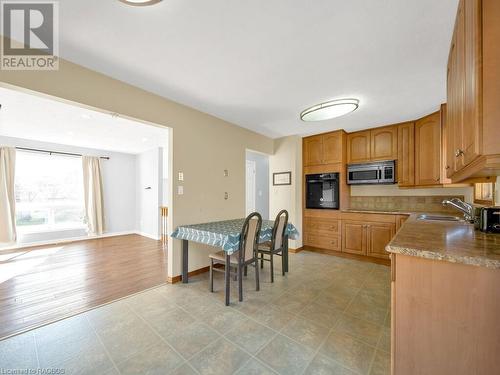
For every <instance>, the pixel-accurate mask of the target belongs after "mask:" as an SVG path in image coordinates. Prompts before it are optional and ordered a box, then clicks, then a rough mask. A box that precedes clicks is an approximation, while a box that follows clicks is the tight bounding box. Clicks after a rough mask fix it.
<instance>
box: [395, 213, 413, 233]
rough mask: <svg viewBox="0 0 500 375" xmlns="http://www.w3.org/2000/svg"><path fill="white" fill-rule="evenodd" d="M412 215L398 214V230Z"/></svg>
mask: <svg viewBox="0 0 500 375" xmlns="http://www.w3.org/2000/svg"><path fill="white" fill-rule="evenodd" d="M409 216H410V215H397V216H396V232H397V231H398V230H399V228H401V227H402V226H403V224H404V223H405V221H406V220H408V217H409Z"/></svg>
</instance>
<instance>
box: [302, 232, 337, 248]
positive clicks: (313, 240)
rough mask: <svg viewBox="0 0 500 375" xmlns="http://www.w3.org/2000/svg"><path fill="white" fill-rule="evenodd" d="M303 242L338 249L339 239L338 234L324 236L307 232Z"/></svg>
mask: <svg viewBox="0 0 500 375" xmlns="http://www.w3.org/2000/svg"><path fill="white" fill-rule="evenodd" d="M305 240H306V241H305V243H306V245H308V246H313V247H319V248H321V249H329V250H340V241H339V237H338V236H332V237H326V236H318V235H315V234H307V235H306V238H305Z"/></svg>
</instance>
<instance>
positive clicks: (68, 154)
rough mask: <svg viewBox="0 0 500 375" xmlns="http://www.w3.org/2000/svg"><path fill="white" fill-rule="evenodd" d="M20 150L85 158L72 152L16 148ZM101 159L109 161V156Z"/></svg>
mask: <svg viewBox="0 0 500 375" xmlns="http://www.w3.org/2000/svg"><path fill="white" fill-rule="evenodd" d="M16 149H18V150H24V151H34V152H43V153H45V154H49V155H52V154H58V155H66V156H83V155H82V154H73V153H71V152H61V151H48V150H40V149H37V148H28V147H16ZM99 158H100V159H104V160H109V156H99Z"/></svg>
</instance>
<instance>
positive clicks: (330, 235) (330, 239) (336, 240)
mask: <svg viewBox="0 0 500 375" xmlns="http://www.w3.org/2000/svg"><path fill="white" fill-rule="evenodd" d="M304 233H305V235H304V245H306V246H312V247H315V248H321V249H327V250H336V251H340V220H339V219H329V218H321V217H320V218H317V217H306V218H304Z"/></svg>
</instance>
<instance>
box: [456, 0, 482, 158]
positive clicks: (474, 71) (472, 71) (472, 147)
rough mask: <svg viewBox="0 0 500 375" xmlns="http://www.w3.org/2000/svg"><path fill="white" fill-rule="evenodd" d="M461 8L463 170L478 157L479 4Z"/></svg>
mask: <svg viewBox="0 0 500 375" xmlns="http://www.w3.org/2000/svg"><path fill="white" fill-rule="evenodd" d="M463 8H464V9H463V14H464V16H463V22H464V41H463V43H464V70H465V75H464V82H463V85H464V111H463V115H464V121H463V125H462V147H461V150H462V151H463V165H464V166H466V165H468V164H469V163H470V162H472V161H474V160H475V159H476V158H477V157H478V156H479V155H480V154H481V144H480V142H481V136H482V134H481V133H482V132H481V130H482V121H481V119H482V117H481V101H482V97H481V89H482V88H481V64H482V62H481V55H482V53H481V1H480V0H468V1H465V2H464V3H463Z"/></svg>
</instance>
